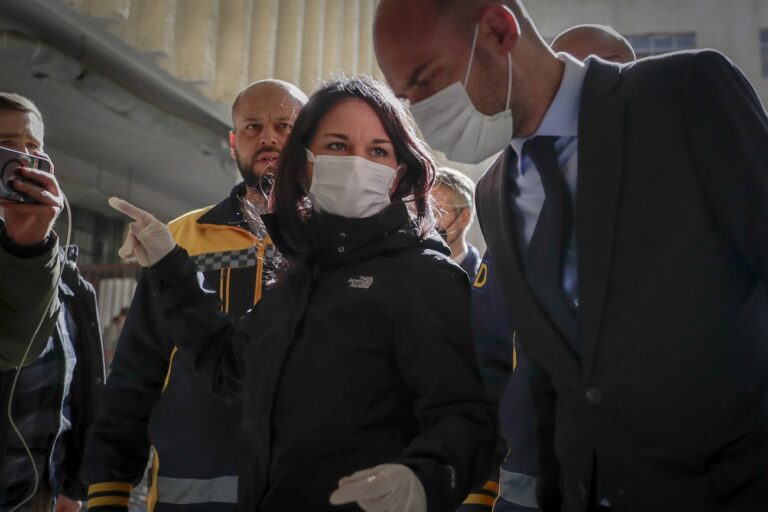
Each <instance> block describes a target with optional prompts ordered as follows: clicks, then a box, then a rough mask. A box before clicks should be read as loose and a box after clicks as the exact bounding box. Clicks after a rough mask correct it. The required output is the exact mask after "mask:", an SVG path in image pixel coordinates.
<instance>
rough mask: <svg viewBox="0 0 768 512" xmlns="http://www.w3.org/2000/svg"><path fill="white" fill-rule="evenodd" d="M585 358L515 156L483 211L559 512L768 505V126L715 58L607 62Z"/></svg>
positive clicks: (588, 200) (481, 202)
mask: <svg viewBox="0 0 768 512" xmlns="http://www.w3.org/2000/svg"><path fill="white" fill-rule="evenodd" d="M578 145H579V146H578V151H579V171H578V172H579V175H578V186H577V193H576V206H575V216H574V219H575V230H576V240H577V247H578V272H579V288H580V289H579V292H580V306H581V309H580V322H581V333H580V339H578V340H575V341H576V343H577V345H578V346H579V353H580V355H579V356H577V355H576V354H575V353H574V352H573V351H572V350H571V349H570V348H569V346H570V345H569V343H568V341H566V339H565V338H564V337H563V335H562V334H561V333H560V332H559V331H558V330H557V328H556V327H555V325H554V324H553V322H552V321H551V319H550V318H549V316H548V315H547V313H546V312H545V311H544V310H543V309H542V307H541V305H540V304H539V303H538V302H537V300H536V299H535V297H534V296H533V295H532V293H531V291H530V289H529V288H528V286H527V283H526V281H525V278H524V275H523V272H522V267H521V259H520V255H519V253H518V249H517V243H516V234H515V224H514V222H513V220H514V217H513V215H514V212H513V209H512V207H513V205H512V204H511V203H510V198H509V195H508V181H509V177H508V173H507V167H508V165H509V163H510V159H513V158H515V156H514V154H513V153H512V152H511V151H509V150H508V151H506V152H505V153H503V154H502V156H501V157H500V158H499V160H498V161H497V162H496V163H495V164H494V166H492V167H491V168H490V169H489V170H488V172H487V173H486V175H485V176H484V177H483V179H482V180H481V181H480V183H479V184H478V188H477V203H478V215H479V219H480V223H481V226H482V228H483V232H484V234H485V237H486V241H487V242H488V246H489V249H490V250H491V251H492V252H493V254H494V259H495V261H496V266H497V271H498V275H499V278H500V279H501V280H502V283H503V286H504V289H505V291H506V292H507V299H508V303H509V305H510V308H511V314H512V315H513V317H514V318H515V319H516V323H517V325H518V327H519V331H518V332H519V335H520V342H521V344H522V346H523V349H524V350H525V351H526V352H527V354H528V355H529V357H530V358H531V359H532V360H533V362H534V363H535V364H536V365H537V366H538V371H537V372H536V377H535V379H534V382H533V398H534V407H535V409H536V422H537V428H538V437H539V443H540V446H539V448H540V450H539V456H540V461H539V462H540V472H541V473H540V501H541V507H542V510H544V511H551V510H559V509H560V500H561V499H562V509H563V510H567V511H581V510H586V507H587V501H588V496H589V494H590V488H591V485H592V475H593V472H594V461H595V460H597V464H598V471H599V475H600V479H601V485H602V487H603V488H604V489H605V491H606V492H607V495H608V498H609V500H610V502H611V505H612V507H613V509H614V510H618V511H622V512H623V511H627V512H634V511H638V512H640V511H642V512H645V511H650V510H653V511H666V510H669V511H695V512H708V511H734V510H744V511H752V510H754V511H758V510H763V511H764V510H768V296H767V294H766V286H765V284H766V282H767V281H766V279H767V278H768V119H766V114H765V111H764V110H763V108H762V106H761V104H760V101H759V100H758V98H757V96H756V95H755V92H754V90H753V89H752V87H751V86H750V84H749V83H748V81H747V80H746V79H745V78H744V76H743V75H742V74H741V73H740V71H739V70H738V69H737V68H735V67H734V65H733V64H732V63H731V62H730V61H728V60H727V59H726V58H725V57H723V56H722V55H720V54H718V53H716V52H713V51H700V52H689V53H679V54H672V55H668V56H665V57H661V58H654V59H645V60H641V61H639V62H637V63H635V64H633V65H630V66H626V67H622V68H620V67H617V66H614V65H610V64H608V63H605V62H602V61H599V60H594V61H592V63H591V65H590V67H589V70H588V73H587V76H586V79H585V83H584V89H583V94H582V100H581V110H580V119H579V141H578Z"/></svg>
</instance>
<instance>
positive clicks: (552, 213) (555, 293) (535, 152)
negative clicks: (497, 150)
mask: <svg viewBox="0 0 768 512" xmlns="http://www.w3.org/2000/svg"><path fill="white" fill-rule="evenodd" d="M556 140H557V137H544V136H541V137H534V138H533V139H531V140H529V141H527V142H526V143H525V145H524V146H523V154H525V155H527V156H528V158H530V159H531V161H532V162H533V164H534V165H535V166H536V169H537V170H538V171H539V176H541V183H542V185H543V186H544V204H543V205H542V207H541V213H539V219H538V221H537V222H536V228H535V229H534V231H533V236H532V237H531V242H530V244H529V245H528V254H527V257H526V261H525V277H526V279H527V280H528V284H529V285H530V287H531V290H533V293H534V295H535V296H536V298H537V299H538V300H539V302H540V303H541V305H542V306H544V310H545V311H546V312H547V313H548V314H549V315H550V318H551V319H552V321H553V322H554V323H555V325H557V327H558V328H559V329H560V331H561V332H562V334H563V335H564V336H565V337H566V339H567V340H568V342H569V343H570V344H571V347H572V348H573V349H574V350H575V351H576V353H578V351H579V350H578V344H579V343H578V340H579V332H580V326H579V322H578V320H577V318H576V316H575V315H574V312H573V310H571V308H570V307H568V302H567V300H566V298H565V292H564V290H563V268H564V263H565V255H566V251H567V249H568V242H569V241H570V239H571V232H572V224H573V222H572V217H573V207H572V205H571V196H570V193H569V192H568V188H567V185H566V183H565V179H564V177H563V173H562V172H561V171H560V164H559V163H558V161H557V151H556V150H555V141H556Z"/></svg>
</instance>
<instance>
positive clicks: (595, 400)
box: [584, 387, 603, 405]
mask: <svg viewBox="0 0 768 512" xmlns="http://www.w3.org/2000/svg"><path fill="white" fill-rule="evenodd" d="M584 396H585V397H586V398H587V402H589V403H591V404H592V405H595V404H599V403H600V401H601V400H602V399H603V394H602V393H601V392H600V390H599V389H597V388H596V387H591V388H589V389H588V390H587V392H586V393H585V394H584Z"/></svg>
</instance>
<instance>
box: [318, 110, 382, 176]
mask: <svg viewBox="0 0 768 512" xmlns="http://www.w3.org/2000/svg"><path fill="white" fill-rule="evenodd" d="M309 150H310V151H312V153H314V154H315V156H320V155H331V156H359V157H362V158H365V159H366V160H370V161H371V162H376V163H379V164H383V165H386V166H387V167H391V168H392V169H394V168H396V167H397V157H396V156H395V149H394V147H393V146H392V142H391V141H390V139H389V136H388V135H387V132H386V131H385V130H384V126H383V125H382V124H381V121H380V120H379V117H378V116H377V115H376V112H374V110H373V109H372V108H371V107H370V106H369V105H368V104H367V103H366V102H365V101H363V100H360V99H357V98H348V99H345V100H342V101H340V102H339V103H337V104H336V105H334V106H333V107H332V108H331V109H330V110H329V111H328V112H327V113H326V114H325V117H323V119H322V120H321V121H320V124H319V125H318V126H317V131H316V132H315V137H314V139H313V140H312V143H311V144H310V145H309ZM313 170H314V164H312V163H311V162H307V178H308V181H309V183H311V182H312V172H313Z"/></svg>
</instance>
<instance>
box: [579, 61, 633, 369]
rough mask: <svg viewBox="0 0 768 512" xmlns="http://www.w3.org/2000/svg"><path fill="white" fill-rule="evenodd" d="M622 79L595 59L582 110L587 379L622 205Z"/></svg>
mask: <svg viewBox="0 0 768 512" xmlns="http://www.w3.org/2000/svg"><path fill="white" fill-rule="evenodd" d="M620 83H621V73H620V70H619V68H618V67H617V66H614V65H610V64H607V63H604V62H602V61H599V60H593V61H592V63H591V64H590V66H589V70H588V71H587V76H586V78H585V80H584V88H583V90H582V98H581V108H580V114H579V142H578V151H579V153H578V154H579V170H578V171H579V174H578V176H579V178H578V184H577V190H576V212H575V226H576V246H577V251H578V273H579V301H580V304H581V307H580V316H581V322H582V338H581V343H582V346H581V352H582V364H583V366H584V374H583V378H584V381H585V382H587V381H588V380H589V377H590V372H591V370H592V364H593V362H594V356H595V350H596V348H597V341H598V337H599V334H600V324H601V317H602V312H603V306H604V303H605V294H606V288H607V286H608V274H609V269H610V262H611V251H612V247H613V238H614V228H615V224H616V214H617V209H618V204H619V191H620V186H621V176H622V167H623V166H622V159H623V156H624V152H623V135H624V133H623V131H624V127H623V124H624V108H625V98H624V96H623V94H622V92H621V89H620V88H619V84H620Z"/></svg>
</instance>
